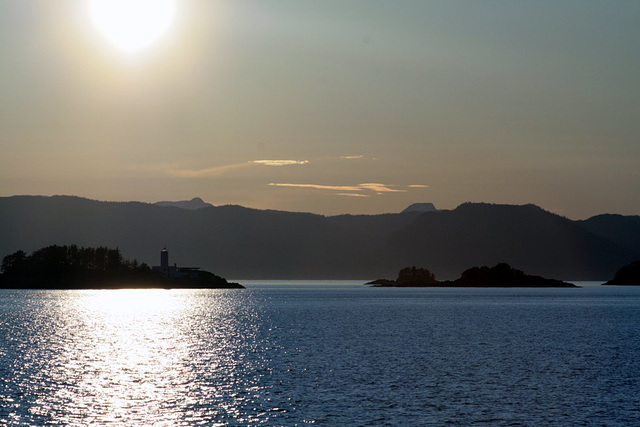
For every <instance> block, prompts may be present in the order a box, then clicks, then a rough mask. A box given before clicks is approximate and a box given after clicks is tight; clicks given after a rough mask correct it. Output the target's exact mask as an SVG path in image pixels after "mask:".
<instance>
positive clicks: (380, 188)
mask: <svg viewBox="0 0 640 427" xmlns="http://www.w3.org/2000/svg"><path fill="white" fill-rule="evenodd" d="M360 187H361V188H363V189H365V190H371V191H375V192H376V193H406V192H407V190H397V189H395V188H390V187H389V186H387V185H385V184H378V183H376V182H369V183H366V184H360Z"/></svg>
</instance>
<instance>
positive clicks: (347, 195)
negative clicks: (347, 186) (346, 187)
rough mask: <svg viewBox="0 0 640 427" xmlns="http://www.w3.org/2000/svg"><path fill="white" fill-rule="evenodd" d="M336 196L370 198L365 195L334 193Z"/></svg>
mask: <svg viewBox="0 0 640 427" xmlns="http://www.w3.org/2000/svg"><path fill="white" fill-rule="evenodd" d="M336 196H346V197H371V196H369V195H367V194H359V193H336Z"/></svg>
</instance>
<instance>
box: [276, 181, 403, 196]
mask: <svg viewBox="0 0 640 427" xmlns="http://www.w3.org/2000/svg"><path fill="white" fill-rule="evenodd" d="M269 185H271V186H274V187H290V188H310V189H313V190H329V191H340V192H341V193H340V194H339V195H341V196H347V195H350V196H353V197H363V196H365V195H363V194H362V193H361V192H362V191H372V192H374V193H377V194H383V193H406V192H407V190H398V189H395V188H390V187H389V186H388V185H385V184H380V183H374V182H368V183H364V184H358V185H321V184H291V183H276V182H272V183H270V184H269ZM347 191H351V192H356V193H345V192H347ZM365 197H369V196H365Z"/></svg>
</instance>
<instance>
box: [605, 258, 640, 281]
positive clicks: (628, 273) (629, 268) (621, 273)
mask: <svg viewBox="0 0 640 427" xmlns="http://www.w3.org/2000/svg"><path fill="white" fill-rule="evenodd" d="M604 285H607V286H640V260H638V261H635V262H632V263H631V264H628V265H625V266H624V267H622V268H621V269H620V270H618V271H617V272H616V275H615V276H614V277H613V279H611V280H609V281H608V282H607V283H604Z"/></svg>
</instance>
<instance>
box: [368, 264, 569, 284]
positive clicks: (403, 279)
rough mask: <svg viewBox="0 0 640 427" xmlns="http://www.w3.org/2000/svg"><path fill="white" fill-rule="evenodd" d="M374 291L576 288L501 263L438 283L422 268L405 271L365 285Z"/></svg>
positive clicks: (472, 269) (476, 268) (478, 268)
mask: <svg viewBox="0 0 640 427" xmlns="http://www.w3.org/2000/svg"><path fill="white" fill-rule="evenodd" d="M367 285H373V286H377V287H471V288H578V287H579V286H576V285H574V284H573V283H568V282H563V281H561V280H555V279H546V278H544V277H540V276H531V275H528V274H525V273H524V272H522V271H520V270H516V269H515V268H512V267H511V266H510V265H509V264H505V263H501V264H498V265H496V266H495V267H491V268H490V267H473V268H470V269H468V270H465V271H464V272H463V273H462V276H461V277H460V278H458V279H456V280H453V281H451V280H446V281H438V280H436V278H435V276H434V274H433V273H431V272H430V271H429V270H427V269H425V268H416V267H407V268H403V269H402V270H400V272H399V273H398V278H397V279H396V280H389V279H378V280H374V281H373V282H369V283H367Z"/></svg>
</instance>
